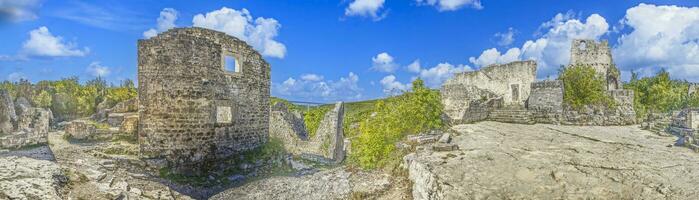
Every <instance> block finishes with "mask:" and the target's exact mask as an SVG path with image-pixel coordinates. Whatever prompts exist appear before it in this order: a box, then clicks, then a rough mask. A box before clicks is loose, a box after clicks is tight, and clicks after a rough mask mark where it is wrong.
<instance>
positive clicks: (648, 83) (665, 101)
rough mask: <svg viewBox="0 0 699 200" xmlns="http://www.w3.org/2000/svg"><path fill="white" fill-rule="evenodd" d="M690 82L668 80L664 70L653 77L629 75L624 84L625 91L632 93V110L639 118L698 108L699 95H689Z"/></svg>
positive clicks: (668, 74)
mask: <svg viewBox="0 0 699 200" xmlns="http://www.w3.org/2000/svg"><path fill="white" fill-rule="evenodd" d="M690 84H691V83H690V82H688V81H686V80H673V79H670V73H669V72H667V71H665V69H663V70H661V71H660V72H658V73H657V74H656V75H655V76H651V77H643V78H639V77H638V74H637V73H632V74H631V80H630V81H629V82H628V83H626V84H624V88H625V89H630V90H633V91H634V95H635V98H634V101H635V102H634V109H635V110H636V114H637V115H638V116H639V117H646V116H647V114H649V113H666V112H671V111H674V110H679V109H682V108H686V107H698V106H699V93H697V92H695V93H693V94H692V95H689V93H688V92H689V86H690Z"/></svg>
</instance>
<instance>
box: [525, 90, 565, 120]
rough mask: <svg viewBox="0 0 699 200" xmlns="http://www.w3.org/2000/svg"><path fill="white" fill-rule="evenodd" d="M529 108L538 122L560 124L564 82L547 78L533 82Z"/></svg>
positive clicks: (528, 103) (533, 118)
mask: <svg viewBox="0 0 699 200" xmlns="http://www.w3.org/2000/svg"><path fill="white" fill-rule="evenodd" d="M531 90H532V93H531V95H529V101H528V102H527V109H529V111H531V113H532V120H534V121H535V122H537V123H552V124H558V123H559V121H560V118H561V115H562V113H563V82H562V81H560V80H545V81H539V82H535V83H532V85H531Z"/></svg>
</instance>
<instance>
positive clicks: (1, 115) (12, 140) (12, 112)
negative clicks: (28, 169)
mask: <svg viewBox="0 0 699 200" xmlns="http://www.w3.org/2000/svg"><path fill="white" fill-rule="evenodd" d="M52 116H53V114H52V113H51V110H48V109H43V108H34V107H32V106H31V103H30V102H29V101H28V100H27V99H25V98H24V97H20V98H17V99H16V101H14V102H13V101H12V97H11V96H10V94H9V93H8V92H7V91H5V90H0V149H17V148H22V147H25V146H29V145H36V144H44V143H46V142H47V137H48V133H49V129H50V126H49V125H50V122H51V120H52Z"/></svg>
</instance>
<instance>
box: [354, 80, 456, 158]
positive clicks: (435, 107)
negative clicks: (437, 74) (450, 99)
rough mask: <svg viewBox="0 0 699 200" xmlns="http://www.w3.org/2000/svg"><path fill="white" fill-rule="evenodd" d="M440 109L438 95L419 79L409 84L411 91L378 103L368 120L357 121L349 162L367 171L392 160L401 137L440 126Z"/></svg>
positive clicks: (441, 124)
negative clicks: (411, 84)
mask: <svg viewBox="0 0 699 200" xmlns="http://www.w3.org/2000/svg"><path fill="white" fill-rule="evenodd" d="M442 110H443V106H442V103H441V101H440V95H439V92H438V91H434V90H430V89H429V88H427V87H425V86H424V83H423V81H422V80H420V79H417V80H415V81H413V87H412V91H409V92H406V93H404V94H403V95H401V96H397V97H394V98H389V99H384V100H379V101H378V102H376V104H375V106H374V110H373V111H374V113H373V114H372V115H371V117H368V118H366V119H364V120H363V121H361V122H360V125H359V130H360V132H361V134H360V135H359V136H358V137H356V138H355V139H354V141H353V142H352V149H353V151H352V155H350V160H351V162H355V163H356V164H358V165H359V166H361V167H363V168H365V169H370V168H376V167H382V166H384V165H386V164H387V163H388V162H389V161H391V160H395V158H396V157H397V155H396V154H395V152H396V149H395V143H396V142H398V141H399V140H401V139H402V138H403V137H405V136H406V135H409V134H416V133H420V132H423V131H426V130H430V129H438V128H441V127H442V126H443V123H442V120H441V117H440V116H441V113H442Z"/></svg>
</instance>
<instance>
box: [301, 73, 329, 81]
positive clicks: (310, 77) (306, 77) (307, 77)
mask: <svg viewBox="0 0 699 200" xmlns="http://www.w3.org/2000/svg"><path fill="white" fill-rule="evenodd" d="M323 79H324V77H323V76H321V75H318V74H304V75H301V80H304V81H321V80H323Z"/></svg>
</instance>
